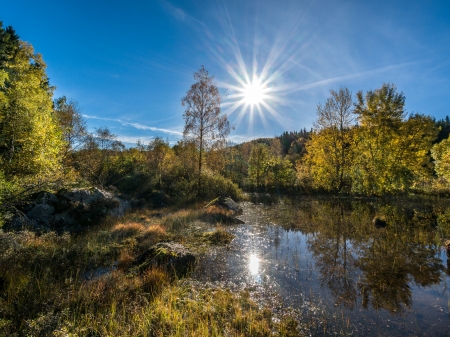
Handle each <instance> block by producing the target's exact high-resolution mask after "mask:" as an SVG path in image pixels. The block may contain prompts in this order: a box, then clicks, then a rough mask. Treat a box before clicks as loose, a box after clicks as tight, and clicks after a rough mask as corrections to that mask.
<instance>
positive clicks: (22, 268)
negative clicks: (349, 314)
mask: <svg viewBox="0 0 450 337" xmlns="http://www.w3.org/2000/svg"><path fill="white" fill-rule="evenodd" d="M161 213H163V214H161ZM229 216H230V215H229V214H228V213H227V212H225V211H222V210H220V209H209V210H204V209H203V208H200V207H197V208H196V209H194V210H175V209H165V210H159V212H158V213H157V212H156V211H150V210H141V211H138V212H135V213H132V214H129V215H127V216H126V217H124V218H122V219H120V220H119V221H117V220H114V221H113V220H111V219H107V220H106V221H105V222H104V223H102V224H99V225H98V226H93V227H92V228H90V229H89V230H88V231H86V232H84V233H81V234H78V235H69V234H67V233H65V234H63V235H57V234H55V233H47V234H43V235H40V236H39V235H36V234H35V233H32V232H27V231H24V232H19V233H3V232H1V231H0V336H52V335H53V336H274V335H276V336H298V335H301V334H302V331H303V330H302V329H300V325H299V324H298V322H297V321H294V320H292V319H291V318H289V317H282V318H281V319H274V317H273V315H272V313H271V311H270V310H264V309H261V308H259V307H258V306H257V305H256V304H255V303H253V302H252V300H251V299H250V297H249V295H248V293H242V294H233V293H231V292H230V291H227V290H223V289H208V288H200V287H195V286H193V285H190V284H189V283H187V282H184V283H183V282H181V281H176V280H175V281H173V278H171V277H170V276H169V275H167V274H166V273H165V272H164V271H163V270H160V269H157V268H149V269H148V270H146V271H145V272H144V273H142V274H139V275H134V274H133V275H132V274H130V273H128V272H127V270H128V268H129V267H130V265H131V264H132V263H133V261H134V259H135V258H136V257H137V256H138V255H139V254H140V253H142V252H143V251H145V250H146V249H147V248H149V247H150V246H151V245H153V244H154V243H156V242H159V241H161V240H169V239H177V238H181V234H179V233H180V229H186V228H189V226H191V225H192V224H195V223H197V222H205V221H208V222H210V225H209V226H211V225H216V224H217V223H220V221H221V220H223V219H225V220H226V219H227V218H228V217H229ZM219 231H220V232H218V233H219V234H214V235H215V236H218V237H220V238H222V237H223V236H226V235H225V233H224V232H223V231H224V228H223V227H222V228H221V229H219ZM182 233H184V232H182ZM183 235H184V234H183ZM183 240H186V241H188V240H190V239H189V237H183Z"/></svg>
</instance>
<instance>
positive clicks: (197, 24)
mask: <svg viewBox="0 0 450 337" xmlns="http://www.w3.org/2000/svg"><path fill="white" fill-rule="evenodd" d="M160 3H161V4H162V7H163V8H164V10H165V11H166V12H167V13H169V14H170V15H171V16H172V17H174V18H175V19H176V20H177V21H180V22H183V23H185V24H187V25H189V26H191V27H192V28H194V29H195V30H197V31H199V32H202V33H206V34H207V35H208V36H210V35H211V33H210V31H209V29H208V27H207V26H206V25H205V24H204V23H203V22H201V21H200V20H198V19H196V18H195V17H193V16H192V15H189V14H188V13H186V11H184V10H183V9H181V8H179V7H175V6H174V5H172V4H171V3H169V2H167V1H160Z"/></svg>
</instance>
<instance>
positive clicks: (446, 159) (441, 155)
mask: <svg viewBox="0 0 450 337" xmlns="http://www.w3.org/2000/svg"><path fill="white" fill-rule="evenodd" d="M431 155H432V157H433V159H434V165H435V170H436V174H437V175H438V176H439V177H443V178H444V179H445V180H447V182H449V183H450V137H449V138H447V139H444V140H443V141H441V142H440V143H437V144H434V145H433V148H432V149H431Z"/></svg>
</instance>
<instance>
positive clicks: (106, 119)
mask: <svg viewBox="0 0 450 337" xmlns="http://www.w3.org/2000/svg"><path fill="white" fill-rule="evenodd" d="M83 117H85V118H88V119H98V120H102V121H111V122H117V123H120V124H122V125H123V126H131V127H133V128H135V129H138V130H150V131H154V132H162V133H167V134H170V135H176V136H182V135H183V133H182V132H179V131H175V130H169V129H162V128H157V127H154V126H148V125H144V124H140V123H133V122H126V121H124V120H121V119H116V118H104V117H97V116H90V115H83Z"/></svg>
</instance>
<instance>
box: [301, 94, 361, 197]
mask: <svg viewBox="0 0 450 337" xmlns="http://www.w3.org/2000/svg"><path fill="white" fill-rule="evenodd" d="M330 93H331V97H329V98H328V99H327V101H326V103H325V105H323V106H322V105H321V104H319V105H318V106H317V121H316V122H315V123H314V132H312V133H311V138H310V139H309V141H308V142H307V145H306V148H307V151H308V152H307V155H306V158H305V163H306V165H307V166H309V169H310V173H311V175H312V178H313V182H314V185H315V186H316V187H320V188H324V189H326V190H328V191H333V190H334V191H337V192H338V191H341V190H342V189H343V188H344V187H345V186H346V185H350V182H349V181H350V178H349V176H350V167H351V164H352V160H353V159H352V147H351V145H352V142H353V139H352V138H353V130H352V122H353V113H352V105H353V101H352V93H351V92H350V90H348V89H347V88H340V89H339V90H338V91H335V90H331V91H330Z"/></svg>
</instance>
